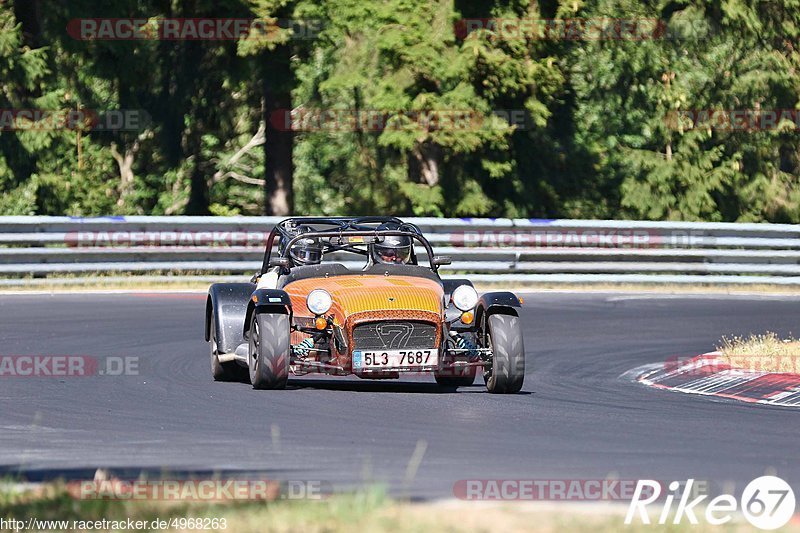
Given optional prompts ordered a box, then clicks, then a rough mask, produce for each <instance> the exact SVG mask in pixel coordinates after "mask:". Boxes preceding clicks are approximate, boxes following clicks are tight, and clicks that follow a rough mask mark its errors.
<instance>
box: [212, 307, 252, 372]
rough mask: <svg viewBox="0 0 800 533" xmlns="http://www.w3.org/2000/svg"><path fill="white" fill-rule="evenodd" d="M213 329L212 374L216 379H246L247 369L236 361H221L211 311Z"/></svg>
mask: <svg viewBox="0 0 800 533" xmlns="http://www.w3.org/2000/svg"><path fill="white" fill-rule="evenodd" d="M210 326H211V331H210V333H209V336H208V338H209V344H210V345H211V375H212V376H213V377H214V381H244V380H245V379H246V377H247V370H245V369H244V368H243V367H242V366H241V365H239V363H237V362H236V361H230V362H227V363H220V362H219V353H218V352H217V327H216V325H215V323H214V312H213V311H212V312H211V325H210Z"/></svg>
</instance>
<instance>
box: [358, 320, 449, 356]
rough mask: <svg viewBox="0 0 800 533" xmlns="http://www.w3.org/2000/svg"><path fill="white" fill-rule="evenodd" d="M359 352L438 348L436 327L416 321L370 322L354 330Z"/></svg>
mask: <svg viewBox="0 0 800 533" xmlns="http://www.w3.org/2000/svg"><path fill="white" fill-rule="evenodd" d="M353 345H354V347H355V349H357V350H401V349H404V348H413V349H427V348H436V325H435V324H431V323H430V322H420V321H415V320H402V321H387V322H370V323H367V324H359V325H357V326H356V327H355V328H353Z"/></svg>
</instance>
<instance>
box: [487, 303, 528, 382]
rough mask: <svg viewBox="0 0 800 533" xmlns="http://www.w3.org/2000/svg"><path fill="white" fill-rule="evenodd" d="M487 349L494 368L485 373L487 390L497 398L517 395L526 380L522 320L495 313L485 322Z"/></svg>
mask: <svg viewBox="0 0 800 533" xmlns="http://www.w3.org/2000/svg"><path fill="white" fill-rule="evenodd" d="M484 334H485V339H486V347H487V348H490V349H491V350H492V366H491V367H490V368H489V369H488V370H487V371H486V372H485V373H484V380H485V381H486V388H487V389H488V391H489V392H491V393H495V394H514V393H517V392H519V391H520V389H522V382H523V380H524V379H525V348H524V346H523V344H522V327H521V325H520V322H519V317H517V316H514V315H504V314H499V313H495V314H493V315H489V317H488V318H487V319H486V322H485V331H484Z"/></svg>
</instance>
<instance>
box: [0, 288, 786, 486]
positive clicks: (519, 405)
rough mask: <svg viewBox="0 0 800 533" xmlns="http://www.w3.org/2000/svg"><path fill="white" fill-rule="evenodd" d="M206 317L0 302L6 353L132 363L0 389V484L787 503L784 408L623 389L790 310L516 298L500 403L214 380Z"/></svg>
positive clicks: (412, 390) (118, 300) (169, 305)
mask: <svg viewBox="0 0 800 533" xmlns="http://www.w3.org/2000/svg"><path fill="white" fill-rule="evenodd" d="M204 305H205V302H204V299H203V296H202V295H188V294H172V295H169V294H160V295H159V294H154V295H132V294H127V295H54V296H41V295H38V296H15V295H4V296H0V355H33V354H44V355H57V354H60V355H65V354H67V355H72V354H78V355H89V356H94V357H98V358H105V357H108V356H116V357H129V356H138V357H139V358H140V359H139V370H138V375H131V376H121V377H113V376H107V375H106V376H93V377H64V378H60V379H54V378H24V377H15V378H11V377H6V378H0V406H2V407H1V408H0V475H2V474H3V473H7V474H10V473H19V472H22V473H23V474H24V476H25V477H27V478H28V479H31V480H39V479H48V478H53V477H66V478H75V477H77V478H85V477H86V476H89V477H91V476H92V475H93V473H94V471H95V469H96V468H97V467H105V468H110V469H112V470H113V471H115V472H117V473H118V474H119V475H123V476H136V475H138V474H139V473H141V472H142V471H147V472H151V473H158V472H162V471H168V472H170V473H172V474H175V475H196V476H205V475H209V474H210V473H212V472H221V473H222V474H223V475H225V474H226V473H227V474H233V475H249V476H260V477H265V476H266V477H269V478H271V479H287V480H324V481H328V482H331V483H332V484H333V485H334V486H335V487H337V488H347V487H352V486H355V485H359V484H361V483H363V482H365V481H367V482H373V481H377V482H383V483H386V484H388V485H389V487H390V488H391V490H392V492H395V493H407V494H409V495H411V496H413V497H419V498H438V497H445V498H446V497H452V494H453V485H454V483H455V482H456V481H458V480H463V479H504V478H510V479H521V478H522V479H568V480H572V479H602V478H605V477H607V476H616V477H619V478H621V479H640V478H652V479H658V480H673V479H676V480H684V479H686V478H690V477H691V478H695V479H704V480H710V481H712V482H713V483H715V484H718V485H720V486H723V487H732V486H733V485H730V484H731V483H732V484H735V487H738V488H739V489H740V488H741V487H742V486H743V485H744V484H746V482H747V481H749V480H751V479H753V478H755V477H758V476H760V475H763V474H764V473H765V472H776V473H777V474H778V475H780V476H781V477H783V478H784V479H786V480H787V481H789V483H790V484H792V485H793V487H794V488H795V491H796V492H797V491H798V488H800V461H798V459H800V448H798V445H797V443H798V437H800V412H798V410H793V409H790V408H776V407H764V406H759V405H749V404H743V403H737V402H732V401H714V400H711V399H708V398H703V397H697V396H691V395H683V394H679V393H672V392H666V391H658V390H652V389H648V388H645V387H643V386H640V385H636V384H634V383H630V382H627V381H625V380H623V379H621V378H620V375H621V374H622V373H623V372H625V371H627V370H629V369H631V368H633V367H636V366H638V365H641V364H644V363H650V362H658V361H663V360H664V359H666V358H669V357H673V356H688V355H696V354H698V353H702V352H706V351H708V350H709V349H711V348H712V347H713V345H714V343H715V342H716V341H717V340H718V339H719V338H720V336H721V335H732V334H746V333H749V332H759V331H763V330H767V329H769V330H773V331H776V332H778V333H781V334H786V333H790V332H794V333H799V332H800V327H799V326H798V317H800V300H798V299H788V298H771V297H770V298H766V297H765V298H745V297H708V296H706V297H699V298H698V297H663V296H661V297H659V296H625V295H612V294H606V295H602V294H592V295H588V294H552V293H551V294H540V295H533V294H529V295H526V298H525V306H524V308H523V310H522V312H521V317H522V319H523V322H524V326H525V346H526V352H527V365H528V370H527V372H528V374H527V376H526V381H525V386H524V388H523V392H522V393H521V394H518V395H513V396H496V395H490V394H487V393H486V392H485V389H484V388H483V386H482V384H481V386H474V387H469V388H465V389H459V390H458V392H452V391H444V390H442V389H439V388H438V387H437V386H436V385H435V383H433V380H432V379H431V380H429V381H426V380H424V379H419V380H409V381H382V382H369V381H360V380H357V379H355V378H354V379H349V380H342V379H335V380H334V379H313V378H308V377H304V378H297V379H293V380H291V381H290V389H289V390H286V391H254V390H252V389H251V388H250V386H249V385H247V384H238V383H213V382H212V381H211V377H210V371H209V362H208V348H207V346H206V344H205V342H204V341H203V338H202V337H203V334H202V327H203V313H204ZM420 441H422V443H421V444H420ZM418 445H419V446H418ZM415 449H416V450H417V458H420V457H421V463H420V464H419V468H418V469H417V471H416V472H415V473H414V472H413V464H412V468H411V469H409V462H410V459H411V457H412V455H414V451H415ZM422 451H424V454H421V452H422Z"/></svg>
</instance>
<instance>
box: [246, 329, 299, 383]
mask: <svg viewBox="0 0 800 533" xmlns="http://www.w3.org/2000/svg"><path fill="white" fill-rule="evenodd" d="M289 333H290V328H289V315H285V314H277V313H253V319H252V322H251V323H250V338H249V341H248V342H249V349H248V352H249V355H248V366H249V369H250V383H252V385H253V388H254V389H284V388H286V382H287V381H288V380H289V359H290V355H291V342H290V337H289Z"/></svg>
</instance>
